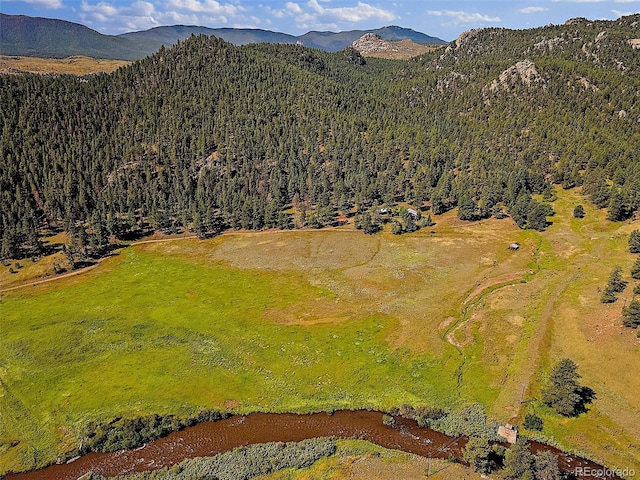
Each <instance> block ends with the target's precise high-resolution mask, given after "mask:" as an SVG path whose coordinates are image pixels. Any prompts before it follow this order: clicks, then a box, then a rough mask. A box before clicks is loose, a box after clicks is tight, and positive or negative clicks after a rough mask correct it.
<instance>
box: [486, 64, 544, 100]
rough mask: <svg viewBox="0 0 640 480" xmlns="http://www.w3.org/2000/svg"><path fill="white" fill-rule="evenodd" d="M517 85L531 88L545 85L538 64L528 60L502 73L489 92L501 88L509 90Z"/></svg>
mask: <svg viewBox="0 0 640 480" xmlns="http://www.w3.org/2000/svg"><path fill="white" fill-rule="evenodd" d="M517 83H522V84H524V85H526V86H528V87H530V86H531V85H532V84H544V79H543V78H542V77H541V76H540V73H539V72H538V69H537V68H536V64H535V63H533V62H532V61H531V60H528V59H527V60H523V61H521V62H518V63H516V64H515V65H513V66H511V67H509V68H507V69H506V70H505V71H504V72H502V73H501V74H500V76H499V77H498V78H497V79H496V80H494V81H493V82H491V84H490V85H489V90H491V91H492V92H494V91H496V90H498V89H499V88H501V87H502V88H503V89H505V90H508V89H509V88H511V87H512V86H514V85H516V84H517Z"/></svg>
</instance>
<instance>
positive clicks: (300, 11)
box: [263, 0, 397, 29]
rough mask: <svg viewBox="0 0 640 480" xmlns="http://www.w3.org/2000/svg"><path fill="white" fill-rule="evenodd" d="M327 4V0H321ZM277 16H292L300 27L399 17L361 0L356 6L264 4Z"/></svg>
mask: <svg viewBox="0 0 640 480" xmlns="http://www.w3.org/2000/svg"><path fill="white" fill-rule="evenodd" d="M321 1H322V2H323V3H326V4H327V5H328V4H329V2H328V1H327V0H321ZM263 8H264V9H265V10H267V11H268V12H269V13H270V14H271V15H273V16H274V17H275V18H285V17H289V18H292V19H293V20H294V21H295V22H296V25H297V27H298V28H303V29H304V28H334V29H335V28H338V25H342V24H343V23H344V22H347V23H351V24H356V23H360V22H365V21H381V22H391V21H393V20H395V19H396V18H397V17H396V15H395V13H393V12H392V11H390V10H385V9H383V8H379V7H375V6H373V5H370V4H368V3H365V2H362V1H359V2H358V3H356V4H355V5H354V6H345V7H329V6H324V5H321V4H320V2H319V1H318V0H308V1H307V2H306V3H298V2H292V1H289V2H286V3H285V5H284V8H282V9H277V8H271V7H269V6H263Z"/></svg>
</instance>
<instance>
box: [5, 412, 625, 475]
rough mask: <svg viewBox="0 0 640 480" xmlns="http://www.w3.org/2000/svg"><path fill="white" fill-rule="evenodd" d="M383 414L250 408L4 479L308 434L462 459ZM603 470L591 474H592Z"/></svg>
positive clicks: (148, 461) (106, 471)
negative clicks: (300, 412)
mask: <svg viewBox="0 0 640 480" xmlns="http://www.w3.org/2000/svg"><path fill="white" fill-rule="evenodd" d="M382 415H383V414H382V413H380V412H372V411H349V410H340V411H337V412H335V413H333V414H327V413H314V414H307V415H296V414H275V413H254V414H251V415H247V416H233V417H230V418H227V419H224V420H219V421H217V422H203V423H200V424H198V425H195V426H192V427H188V428H185V429H184V430H181V431H178V432H173V433H171V434H170V435H168V436H166V437H164V438H161V439H158V440H155V441H153V442H149V443H148V444H146V445H145V446H144V447H142V448H138V449H135V450H121V451H118V452H113V453H89V454H87V455H84V456H82V457H79V458H77V459H76V460H74V461H71V462H70V463H65V464H60V465H51V466H49V467H46V468H43V469H41V470H35V471H32V472H27V473H20V474H9V475H7V476H6V477H5V480H27V479H28V480H35V479H43V480H44V479H46V480H67V479H69V480H76V479H77V478H78V477H81V476H82V475H84V474H86V473H88V472H93V473H97V474H100V475H104V476H107V477H113V476H116V475H126V474H130V473H136V472H144V471H151V470H157V469H160V468H164V467H168V466H171V465H175V464H177V463H179V462H181V461H182V460H185V459H187V458H194V457H207V456H213V455H216V454H218V453H221V452H225V451H229V450H232V449H234V448H236V447H240V446H243V445H250V444H257V443H267V442H299V441H301V440H304V439H308V438H316V437H338V438H360V439H363V440H368V441H370V442H372V443H375V444H377V445H380V446H382V447H385V448H391V449H396V450H402V451H405V452H410V453H414V454H417V455H421V456H424V457H431V458H444V459H447V458H455V459H457V460H458V461H461V462H462V461H463V460H462V450H463V448H464V446H465V445H466V442H467V439H466V438H465V437H458V438H452V437H448V436H447V435H444V434H442V433H439V432H436V431H435V430H432V429H430V428H424V427H419V426H418V425H417V423H416V422H415V421H413V420H408V419H405V418H399V417H398V418H396V422H395V425H394V426H392V427H391V426H386V425H384V424H383V423H382ZM530 446H531V450H532V452H533V453H537V452H540V451H543V450H550V451H552V452H553V453H554V454H556V455H557V456H558V464H559V466H560V469H561V470H563V471H565V472H581V471H587V472H590V473H591V475H589V476H588V477H587V476H585V477H581V476H580V475H577V478H589V479H591V480H595V479H597V478H600V479H609V478H618V477H616V476H614V475H613V474H611V472H609V471H608V470H606V469H605V468H604V467H601V466H599V465H597V464H596V463H593V462H591V461H589V460H585V459H583V458H580V457H577V456H575V455H570V454H567V453H564V452H561V451H559V450H557V449H555V448H553V447H550V446H547V445H543V444H540V443H536V442H532V443H531V444H530ZM596 472H601V473H602V475H600V476H595V475H594V473H596Z"/></svg>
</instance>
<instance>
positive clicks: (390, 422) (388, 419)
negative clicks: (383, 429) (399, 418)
mask: <svg viewBox="0 0 640 480" xmlns="http://www.w3.org/2000/svg"><path fill="white" fill-rule="evenodd" d="M382 423H383V424H384V425H386V426H387V427H393V426H394V425H395V424H396V419H395V418H393V417H392V416H391V415H387V414H386V413H385V414H384V415H382Z"/></svg>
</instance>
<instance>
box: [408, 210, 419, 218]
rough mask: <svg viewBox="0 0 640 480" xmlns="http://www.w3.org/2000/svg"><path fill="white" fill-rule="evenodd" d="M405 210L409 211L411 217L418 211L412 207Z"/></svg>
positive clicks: (415, 215)
mask: <svg viewBox="0 0 640 480" xmlns="http://www.w3.org/2000/svg"><path fill="white" fill-rule="evenodd" d="M407 212H409V215H411V216H412V217H413V218H416V217H417V216H418V212H417V211H415V210H414V209H413V208H407Z"/></svg>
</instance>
